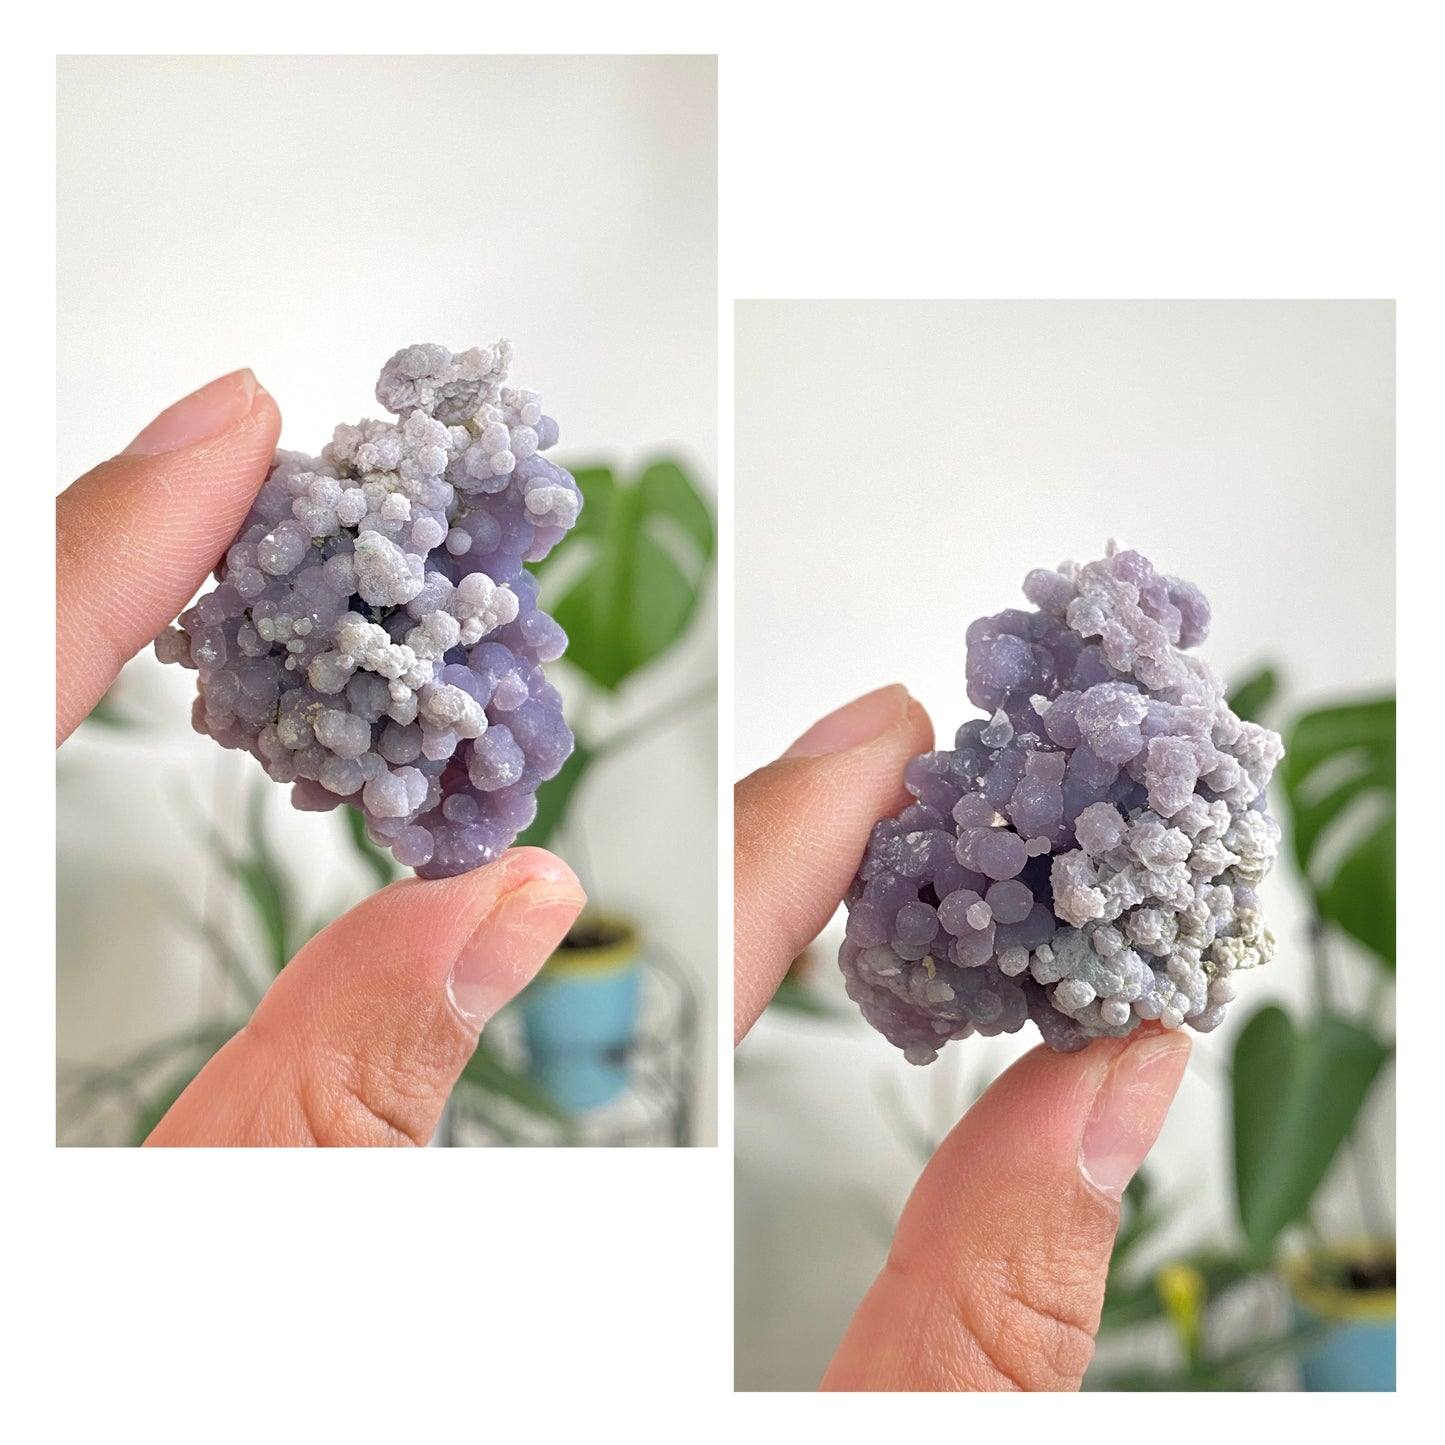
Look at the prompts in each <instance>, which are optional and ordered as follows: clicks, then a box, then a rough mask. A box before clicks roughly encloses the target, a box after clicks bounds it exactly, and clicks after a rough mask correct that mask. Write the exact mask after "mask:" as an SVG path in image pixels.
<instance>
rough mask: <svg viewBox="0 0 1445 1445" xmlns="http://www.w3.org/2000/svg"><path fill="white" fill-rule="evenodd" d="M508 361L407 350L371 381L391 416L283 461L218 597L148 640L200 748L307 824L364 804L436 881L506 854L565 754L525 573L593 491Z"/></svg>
mask: <svg viewBox="0 0 1445 1445" xmlns="http://www.w3.org/2000/svg"><path fill="white" fill-rule="evenodd" d="M512 350H513V348H512V343H511V342H510V341H499V342H497V344H496V345H495V346H488V347H478V348H474V349H472V350H471V351H464V352H461V353H460V354H458V355H456V356H453V355H452V353H451V352H450V351H448V350H447V349H446V347H444V346H436V345H430V344H428V345H422V346H408V347H407V348H406V349H405V350H403V351H399V352H397V354H396V355H395V356H393V357H392V358H391V360H390V361H388V362H387V363H386V365H385V366H384V367H383V368H382V372H381V378H380V380H379V381H378V382H377V385H376V398H377V400H378V401H379V402H380V403H381V405H382V406H384V407H385V408H386V409H387V410H388V411H390V412H392V413H393V414H394V415H395V416H396V418H397V420H396V421H394V422H393V421H363V422H361V423H359V424H358V425H356V426H348V425H344V424H343V425H342V426H338V427H337V428H336V431H335V434H334V435H333V436H332V439H331V442H330V443H329V444H328V445H327V446H326V447H324V448H323V449H322V452H321V455H320V456H319V457H309V456H305V455H303V454H302V453H300V452H287V451H279V452H277V453H276V457H275V461H274V463H273V465H272V469H271V473H270V475H269V476H268V478H267V479H266V482H265V484H264V485H263V486H262V488H261V491H260V493H259V495H258V496H257V497H256V500H255V503H254V504H253V505H252V507H251V511H250V513H249V515H248V516H247V517H246V520H245V523H244V524H243V525H242V527H241V531H240V533H239V534H238V535H237V537H236V539H235V541H234V542H233V543H232V545H231V547H230V549H229V550H228V551H227V552H226V555H225V558H224V559H223V560H222V562H221V564H220V566H219V567H218V568H217V570H216V574H215V575H216V579H217V582H218V583H219V585H218V586H217V587H215V588H214V589H213V590H212V591H210V592H208V593H206V595H205V596H203V597H202V598H201V599H200V600H199V601H198V602H197V603H196V604H195V605H194V606H193V607H191V608H189V609H188V610H187V611H185V612H183V613H182V614H181V617H180V626H179V627H178V628H177V627H172V628H168V629H167V630H166V631H165V632H164V633H162V634H161V636H160V637H158V638H157V639H156V644H155V648H156V655H157V656H158V657H159V658H160V659H161V661H162V662H178V663H180V664H181V665H182V666H183V667H191V668H195V669H196V670H197V671H198V672H199V674H200V683H199V692H200V695H199V697H198V698H197V699H196V703H195V706H194V709H193V712H192V721H193V723H194V725H195V727H196V729H197V731H198V732H203V733H209V734H210V736H211V737H213V738H214V739H215V740H216V741H217V742H218V743H220V744H221V745H222V746H223V747H228V748H244V749H246V750H247V751H248V752H250V753H252V754H253V755H254V756H255V757H256V758H258V759H259V760H260V762H261V764H262V766H263V767H264V768H265V769H266V771H267V772H268V773H269V774H270V775H271V776H272V777H273V778H275V779H276V780H277V781H278V782H283V783H291V784H292V785H293V787H292V793H291V799H292V802H293V803H294V804H295V806H296V807H298V808H304V809H312V810H322V809H327V808H334V807H336V806H337V805H338V804H341V803H352V804H354V805H355V806H356V807H358V808H359V809H361V811H362V813H363V815H364V816H365V819H366V828H367V832H368V834H369V835H370V836H371V838H372V840H373V841H374V842H376V843H378V844H379V845H381V846H383V847H386V848H389V849H390V850H391V851H392V854H393V855H394V856H395V858H396V860H397V862H399V863H401V864H404V865H405V866H407V867H409V868H414V869H415V870H416V871H417V873H418V874H420V875H421V876H422V877H423V878H446V877H450V876H451V875H453V874H457V873H465V872H466V871H468V870H469V869H472V868H476V867H478V866H480V865H481V864H483V863H489V862H490V861H491V860H492V859H494V858H496V857H497V856H498V855H499V854H500V853H502V852H503V851H504V850H505V849H506V848H508V847H509V846H510V845H511V843H512V841H513V840H514V839H515V838H516V836H517V834H518V833H519V832H520V831H521V830H522V829H523V828H525V827H526V826H527V825H528V824H529V823H530V822H531V821H532V819H533V817H534V816H535V815H536V811H537V803H536V798H535V796H534V795H535V793H536V790H537V786H538V784H539V783H541V782H543V781H545V780H546V779H548V778H551V777H554V776H555V775H556V774H557V772H558V771H559V770H560V769H561V767H562V764H563V763H564V762H565V761H566V759H567V757H568V755H569V754H570V753H571V751H572V734H571V732H570V731H569V729H568V727H567V724H566V722H565V721H564V720H563V718H562V699H561V696H560V695H559V694H558V692H557V690H556V688H554V687H553V686H551V684H550V683H548V682H547V680H546V678H545V677H544V676H543V674H542V664H543V663H544V662H551V661H552V660H553V659H555V658H558V657H560V656H561V655H562V652H563V649H564V648H565V647H566V645H567V638H566V635H565V634H564V633H563V631H562V629H561V628H560V627H559V626H558V625H557V623H556V622H554V621H553V620H552V618H550V617H549V616H548V615H547V614H546V613H545V612H542V611H541V610H540V609H539V608H538V607H537V583H536V580H535V578H534V577H533V576H532V574H531V573H530V572H528V571H527V570H526V568H525V567H524V566H523V563H524V562H538V561H540V560H541V559H542V558H543V557H545V556H546V555H547V554H548V552H550V551H551V550H552V548H553V546H554V545H555V544H556V543H557V542H558V541H560V540H561V538H562V537H563V536H564V535H565V533H566V532H567V530H568V528H569V527H571V526H572V525H573V524H574V523H575V522H576V520H577V515H578V513H579V511H580V510H581V507H582V494H581V492H580V491H579V490H578V488H577V486H576V484H575V483H574V482H573V480H572V477H571V475H570V474H569V473H567V472H566V471H564V470H563V469H562V468H561V467H558V466H556V465H554V464H553V463H552V462H550V461H548V460H547V459H546V458H545V457H543V456H542V455H541V453H542V452H543V451H544V450H545V449H546V448H547V447H549V446H551V445H552V444H553V443H554V442H555V441H556V440H557V423H556V422H555V421H553V420H552V418H551V417H549V416H544V415H543V414H542V408H541V404H540V402H539V400H538V397H537V393H536V392H534V391H530V390H528V389H527V388H526V387H512V386H507V385H505V384H504V383H505V381H506V377H507V371H508V369H509V367H510V366H511V362H512Z"/></svg>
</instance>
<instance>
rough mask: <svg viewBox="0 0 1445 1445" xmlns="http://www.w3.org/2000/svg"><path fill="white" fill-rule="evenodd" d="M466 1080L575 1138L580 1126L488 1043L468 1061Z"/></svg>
mask: <svg viewBox="0 0 1445 1445" xmlns="http://www.w3.org/2000/svg"><path fill="white" fill-rule="evenodd" d="M462 1077H463V1078H464V1079H466V1080H467V1082H468V1083H471V1084H474V1085H476V1087H477V1088H479V1089H483V1090H485V1091H486V1092H487V1093H489V1094H498V1095H500V1096H501V1097H502V1098H504V1099H510V1100H511V1101H512V1102H513V1103H514V1104H518V1105H520V1106H521V1107H522V1108H524V1109H526V1110H527V1111H528V1112H529V1113H533V1114H540V1115H541V1116H542V1117H543V1118H546V1119H551V1120H552V1121H553V1122H554V1123H557V1124H560V1125H562V1127H563V1129H564V1130H565V1131H566V1132H567V1133H568V1135H569V1137H575V1135H576V1125H575V1124H574V1123H573V1122H572V1118H571V1116H570V1115H569V1114H568V1113H567V1111H566V1110H565V1109H563V1108H562V1107H561V1106H560V1105H559V1104H558V1103H556V1101H555V1100H554V1099H553V1098H552V1096H551V1095H550V1094H549V1093H548V1092H547V1091H546V1090H545V1089H544V1088H542V1087H541V1085H540V1084H538V1083H536V1082H535V1080H533V1079H531V1078H529V1077H528V1076H527V1075H526V1074H524V1073H520V1072H519V1071H518V1070H516V1069H514V1068H513V1067H512V1066H511V1065H510V1064H508V1063H507V1062H506V1061H505V1060H504V1059H503V1058H502V1057H501V1055H500V1054H498V1053H497V1051H496V1049H495V1048H493V1047H492V1046H491V1045H490V1044H489V1043H487V1041H486V1039H483V1040H482V1041H481V1042H480V1043H479V1044H478V1045H477V1049H476V1052H475V1053H474V1054H473V1055H472V1056H471V1058H470V1059H468V1060H467V1066H466V1068H464V1069H463V1070H462Z"/></svg>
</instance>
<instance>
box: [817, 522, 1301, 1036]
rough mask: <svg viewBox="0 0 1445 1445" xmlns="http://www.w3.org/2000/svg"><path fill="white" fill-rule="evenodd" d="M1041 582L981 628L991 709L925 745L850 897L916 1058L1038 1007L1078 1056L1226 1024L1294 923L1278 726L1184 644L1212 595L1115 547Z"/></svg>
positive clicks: (868, 977)
mask: <svg viewBox="0 0 1445 1445" xmlns="http://www.w3.org/2000/svg"><path fill="white" fill-rule="evenodd" d="M1106 551H1107V555H1106V556H1105V557H1104V558H1103V560H1101V561H1098V562H1090V563H1088V564H1086V565H1084V566H1079V565H1077V564H1076V563H1073V562H1066V563H1064V564H1063V566H1061V567H1060V568H1059V570H1058V571H1057V572H1051V571H1048V570H1046V569H1039V570H1037V571H1034V572H1030V573H1029V575H1028V577H1027V578H1025V579H1024V595H1025V596H1026V597H1027V598H1028V600H1029V601H1030V602H1032V603H1033V604H1034V607H1035V609H1036V610H1034V611H1031V612H1023V611H1019V610H1017V609H1010V610H1008V611H1006V612H1000V613H999V614H998V616H996V617H981V618H979V620H978V621H977V622H975V623H974V624H973V625H972V626H971V627H970V628H969V629H968V639H967V641H968V659H967V664H966V675H967V681H968V696H969V699H970V700H971V701H972V702H973V703H974V704H976V705H977V706H978V707H981V708H983V709H984V710H985V711H986V712H987V713H989V714H990V716H989V717H988V718H987V719H982V720H977V721H974V722H967V723H964V725H963V726H962V727H961V728H959V730H958V734H957V736H956V737H955V739H954V745H953V748H952V749H950V750H944V751H940V752H932V753H924V754H922V755H921V756H920V757H917V758H914V759H913V761H912V762H911V763H910V764H909V765H908V769H907V771H906V772H905V774H904V782H905V784H906V785H907V788H908V791H909V792H910V793H912V794H913V796H914V798H915V799H916V800H917V801H916V802H914V803H913V804H911V805H910V806H909V807H908V808H906V809H905V810H904V811H903V812H902V813H901V814H899V816H898V817H897V818H889V819H885V820H884V821H882V822H880V823H878V824H877V825H876V826H875V827H874V829H873V833H872V836H871V837H870V838H869V840H868V849H867V852H866V853H865V854H864V856H863V862H862V864H861V866H860V867H859V869H858V876H857V878H856V879H855V880H854V883H853V886H852V887H851V888H850V889H849V891H848V896H847V898H846V900H845V901H846V903H847V906H848V931H847V937H846V939H845V941H844V943H843V948H842V952H841V954H840V958H839V961H840V963H841V965H842V969H843V973H844V975H845V977H846V979H847V986H848V995H849V997H850V998H852V999H853V1000H854V1001H855V1002H856V1003H857V1004H858V1005H859V1007H860V1008H861V1009H862V1010H863V1016H864V1018H866V1019H867V1020H868V1022H869V1023H870V1024H872V1025H873V1027H874V1028H876V1029H878V1030H879V1031H880V1032H881V1033H882V1034H883V1035H884V1036H885V1037H886V1038H887V1039H888V1040H889V1042H890V1043H893V1044H895V1045H897V1047H899V1048H900V1049H902V1050H903V1051H904V1054H905V1056H906V1057H907V1058H908V1060H909V1061H910V1062H911V1063H915V1064H928V1063H932V1062H933V1060H934V1059H936V1058H937V1057H938V1050H939V1049H940V1048H941V1047H942V1046H943V1045H944V1044H945V1043H947V1042H948V1040H949V1039H962V1038H967V1037H968V1035H969V1034H973V1033H978V1034H984V1035H992V1034H999V1033H1014V1032H1016V1031H1017V1030H1018V1029H1020V1028H1022V1027H1023V1025H1024V1022H1025V1020H1027V1019H1030V1018H1031V1019H1033V1021H1034V1022H1035V1023H1036V1024H1037V1025H1038V1028H1039V1032H1040V1033H1041V1034H1042V1035H1043V1037H1044V1041H1045V1042H1046V1043H1047V1044H1049V1045H1050V1046H1051V1047H1053V1048H1055V1049H1060V1050H1073V1049H1080V1048H1083V1047H1084V1045H1085V1044H1087V1043H1088V1042H1089V1040H1090V1039H1094V1038H1099V1037H1104V1036H1117V1035H1121V1034H1127V1033H1129V1032H1130V1031H1131V1030H1133V1029H1135V1028H1137V1027H1138V1026H1139V1024H1140V1023H1141V1021H1143V1020H1145V1019H1158V1020H1159V1021H1160V1022H1161V1023H1163V1025H1164V1026H1165V1027H1166V1028H1178V1027H1179V1026H1180V1025H1181V1024H1188V1025H1189V1026H1190V1027H1191V1028H1195V1029H1198V1030H1200V1031H1201V1032H1207V1031H1208V1030H1210V1029H1213V1028H1215V1027H1216V1026H1217V1025H1218V1024H1219V1022H1220V1020H1221V1019H1222V1018H1223V1016H1224V1008H1225V1005H1226V1004H1227V1003H1228V1002H1229V1001H1230V1000H1231V999H1232V998H1233V997H1234V995H1235V982H1234V975H1235V973H1236V972H1237V971H1239V970H1240V969H1246V968H1254V967H1257V966H1258V965H1260V964H1262V963H1267V962H1268V961H1269V959H1270V957H1271V956H1272V954H1273V952H1274V935H1273V934H1271V933H1270V931H1269V929H1268V928H1266V927H1265V925H1264V919H1263V917H1262V916H1261V914H1260V909H1259V899H1258V897H1257V895H1256V894H1255V888H1256V887H1257V886H1258V884H1259V882H1260V880H1261V879H1263V877H1264V875H1265V874H1266V873H1267V872H1269V869H1270V865H1271V864H1272V863H1273V862H1274V856H1275V850H1276V848H1277V846H1278V843H1279V836H1280V830H1279V826H1278V824H1276V823H1275V821H1274V819H1273V818H1271V817H1270V816H1269V814H1268V813H1267V812H1265V786H1266V784H1267V783H1268V782H1269V778H1270V774H1271V773H1272V772H1273V771H1274V767H1275V764H1276V763H1277V762H1278V761H1279V759H1280V758H1281V757H1282V756H1283V754H1284V748H1283V746H1282V744H1281V742H1280V739H1279V735H1278V734H1277V733H1273V732H1270V731H1269V729H1268V728H1263V727H1259V726H1258V725H1257V724H1255V723H1249V722H1242V721H1241V720H1240V719H1239V718H1237V717H1236V716H1235V715H1234V713H1233V712H1231V711H1230V709H1229V706H1228V704H1227V703H1226V702H1225V697H1224V684H1223V683H1222V682H1221V681H1220V680H1219V678H1218V677H1216V676H1215V675H1214V673H1213V672H1212V671H1211V670H1210V669H1209V667H1208V665H1207V664H1206V663H1204V662H1203V661H1202V660H1200V659H1199V658H1196V657H1190V656H1189V655H1187V654H1186V653H1185V652H1184V651H1183V649H1185V648H1190V647H1193V646H1195V645H1196V644H1197V643H1199V642H1202V641H1203V640H1204V638H1205V636H1206V634H1207V632H1208V629H1209V604H1208V603H1207V602H1206V601H1205V599H1204V596H1203V594H1202V593H1201V592H1200V591H1199V589H1198V588H1197V587H1195V586H1194V585H1193V584H1192V583H1189V582H1181V581H1180V580H1179V579H1178V578H1176V577H1165V576H1161V575H1160V574H1159V573H1157V572H1155V570H1154V568H1153V567H1152V566H1151V565H1150V563H1149V561H1148V560H1147V559H1146V558H1145V557H1142V556H1140V554H1139V553H1138V552H1132V551H1126V550H1123V549H1121V548H1120V547H1119V546H1118V545H1117V544H1116V543H1113V542H1111V543H1110V544H1109V546H1108V548H1107V549H1106Z"/></svg>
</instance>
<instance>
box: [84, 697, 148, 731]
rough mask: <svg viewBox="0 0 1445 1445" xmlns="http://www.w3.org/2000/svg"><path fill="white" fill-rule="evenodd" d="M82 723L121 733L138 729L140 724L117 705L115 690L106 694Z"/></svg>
mask: <svg viewBox="0 0 1445 1445" xmlns="http://www.w3.org/2000/svg"><path fill="white" fill-rule="evenodd" d="M81 722H88V723H95V724H96V725H97V726H98V727H103V728H115V729H117V730H120V731H124V730H127V729H132V728H137V727H139V726H140V723H139V722H137V721H136V719H135V718H133V717H129V716H127V715H126V714H125V713H123V712H122V711H121V710H120V709H119V708H118V707H117V706H116V704H115V689H114V688H111V690H110V691H109V692H108V693H106V694H105V696H104V697H102V698H101V700H100V701H99V702H98V703H96V705H95V706H94V707H93V708H91V710H90V711H89V712H88V713H86V715H85V716H84V717H83V718H81Z"/></svg>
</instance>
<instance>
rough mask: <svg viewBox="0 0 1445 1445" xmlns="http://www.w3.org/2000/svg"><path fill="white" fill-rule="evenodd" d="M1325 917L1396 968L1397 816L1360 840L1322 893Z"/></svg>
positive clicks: (1322, 907) (1322, 910)
mask: <svg viewBox="0 0 1445 1445" xmlns="http://www.w3.org/2000/svg"><path fill="white" fill-rule="evenodd" d="M1319 907H1320V912H1321V913H1323V914H1324V916H1325V917H1326V918H1329V919H1332V920H1333V921H1334V922H1335V923H1338V924H1339V926H1340V927H1341V928H1343V929H1344V930H1345V932H1346V933H1348V934H1350V935H1351V936H1352V937H1354V938H1357V939H1359V941H1360V942H1361V943H1363V944H1364V945H1365V947H1366V948H1368V949H1369V950H1370V951H1371V952H1372V953H1374V954H1375V955H1376V957H1377V958H1378V959H1379V960H1380V962H1381V963H1383V964H1384V965H1385V967H1387V968H1389V969H1393V968H1394V967H1395V815H1394V812H1393V811H1392V812H1391V813H1390V815H1389V816H1388V817H1386V818H1383V819H1381V821H1380V823H1379V825H1378V826H1377V827H1376V828H1375V829H1374V830H1373V831H1372V832H1370V833H1368V834H1366V836H1365V837H1364V838H1363V839H1361V840H1360V843H1359V846H1358V847H1356V849H1355V850H1354V852H1352V853H1351V854H1350V855H1349V856H1348V857H1347V858H1346V859H1345V860H1344V862H1343V863H1341V864H1340V866H1339V867H1338V868H1337V869H1336V870H1335V875H1334V877H1333V878H1331V879H1330V881H1329V882H1328V883H1327V884H1326V885H1325V886H1324V888H1323V889H1321V891H1320V895H1319Z"/></svg>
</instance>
